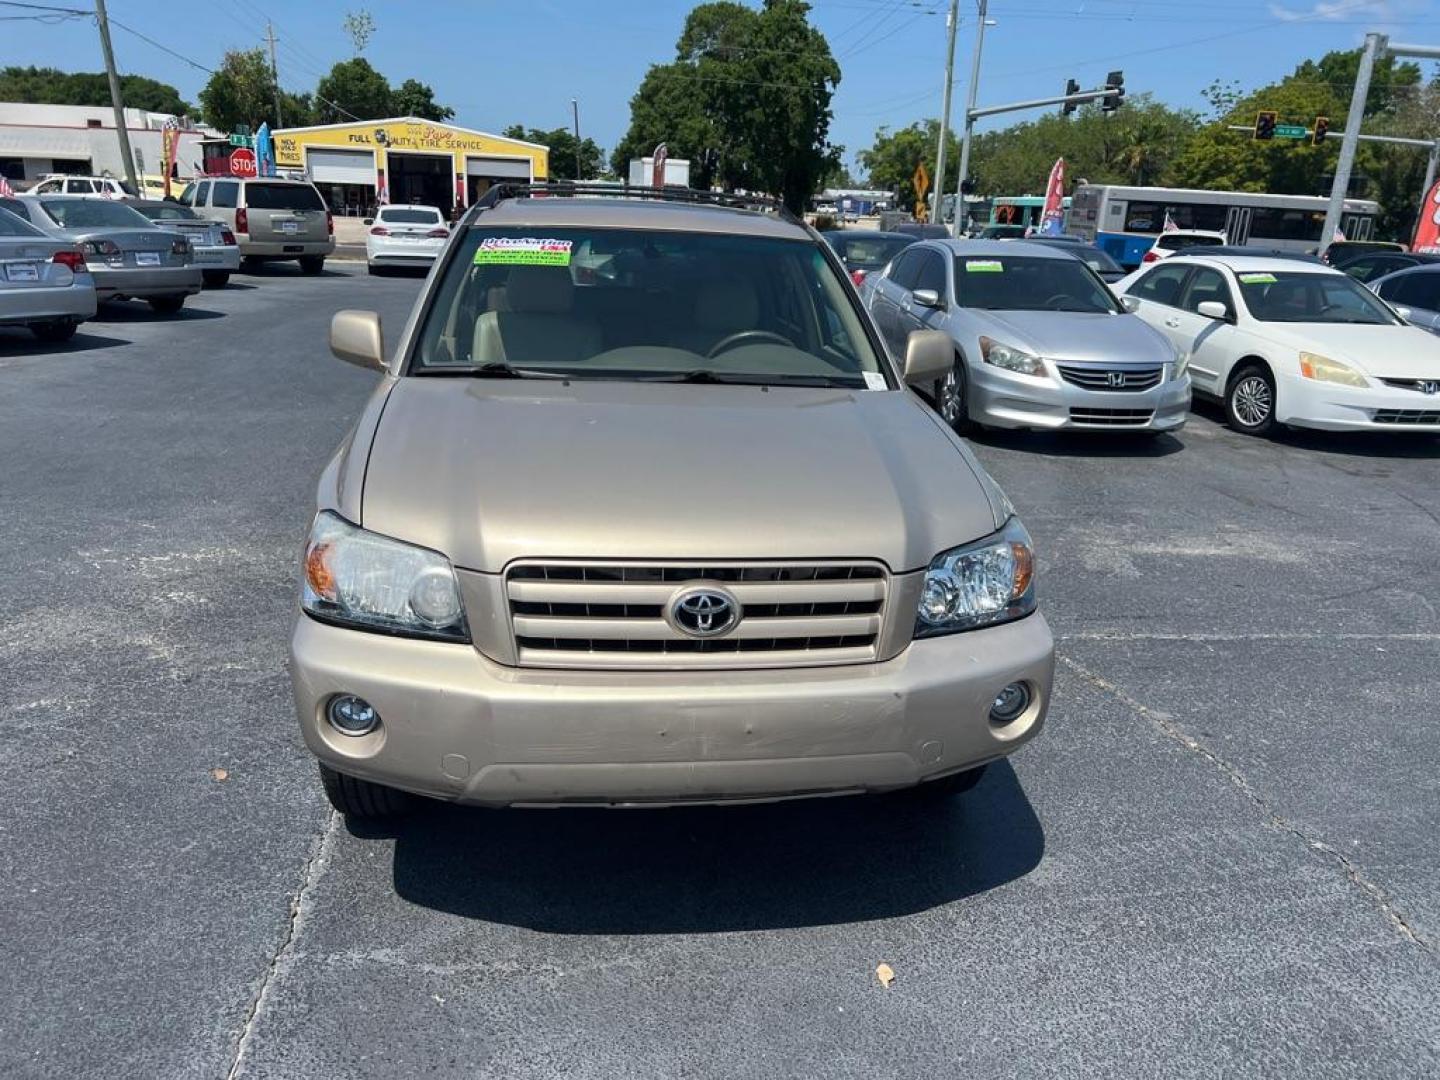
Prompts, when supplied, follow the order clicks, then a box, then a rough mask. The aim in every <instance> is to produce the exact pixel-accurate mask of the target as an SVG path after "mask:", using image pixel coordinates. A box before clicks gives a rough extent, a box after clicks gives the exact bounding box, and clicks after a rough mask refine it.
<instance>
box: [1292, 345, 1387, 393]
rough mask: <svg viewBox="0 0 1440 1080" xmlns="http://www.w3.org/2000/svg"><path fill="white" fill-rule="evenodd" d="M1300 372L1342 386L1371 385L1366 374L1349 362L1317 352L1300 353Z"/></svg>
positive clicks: (1319, 380)
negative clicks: (1333, 358) (1344, 362)
mask: <svg viewBox="0 0 1440 1080" xmlns="http://www.w3.org/2000/svg"><path fill="white" fill-rule="evenodd" d="M1300 374H1301V375H1304V376H1305V378H1307V379H1314V380H1315V381H1316V382H1330V383H1339V384H1340V385H1341V386H1369V385H1370V384H1369V383H1368V382H1366V381H1365V376H1364V375H1361V374H1360V372H1358V371H1356V370H1355V369H1354V368H1353V367H1351V366H1350V365H1349V364H1342V363H1341V362H1340V361H1339V360H1331V359H1330V358H1329V357H1328V356H1319V355H1317V354H1316V353H1309V352H1302V353H1301V354H1300Z"/></svg>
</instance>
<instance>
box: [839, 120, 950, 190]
mask: <svg viewBox="0 0 1440 1080" xmlns="http://www.w3.org/2000/svg"><path fill="white" fill-rule="evenodd" d="M939 136H940V121H939V120H935V119H931V120H924V121H916V122H915V123H913V124H911V125H910V126H909V127H903V128H901V129H899V130H898V131H891V130H890V129H889V128H884V127H882V128H881V129H880V130H879V131H877V132H876V133H875V142H874V144H873V145H872V146H871V147H870V148H869V149H868V150H861V151H860V152H859V153H858V154H857V155H856V159H857V160H858V161H859V162H860V167H861V168H862V169H864V170H865V171H866V172H867V173H869V174H870V180H869V184H870V187H872V188H875V189H876V190H881V191H889V192H891V193H893V194H894V195H895V196H896V198H897V205H899V206H909V205H911V204H912V203H913V202H914V201H915V188H914V185H913V181H912V178H913V177H914V175H915V167H916V166H917V165H919V164H920V163H921V162H924V164H925V169H926V171H927V172H929V173H931V174H932V177H931V183H932V185H933V184H934V183H935V180H934V177H933V173H934V171H935V148H936V146H937V145H938V143H939ZM945 160H946V164H947V168H946V170H945V174H946V175H945V183H944V184H943V186H942V190H943V191H944V192H945V193H949V192H953V191H954V190H955V183H956V180H957V178H958V177H959V175H960V143H959V140H958V139H956V137H955V134H954V132H953V131H952V132H951V133H950V136H949V139H948V140H947V142H946V146H945Z"/></svg>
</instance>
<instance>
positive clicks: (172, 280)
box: [0, 195, 201, 314]
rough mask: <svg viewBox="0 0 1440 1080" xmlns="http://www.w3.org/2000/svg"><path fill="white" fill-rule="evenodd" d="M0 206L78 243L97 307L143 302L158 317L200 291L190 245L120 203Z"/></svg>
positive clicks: (58, 198) (64, 200) (23, 201)
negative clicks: (119, 302)
mask: <svg viewBox="0 0 1440 1080" xmlns="http://www.w3.org/2000/svg"><path fill="white" fill-rule="evenodd" d="M0 207H3V208H5V209H7V210H12V211H15V212H17V213H20V214H22V215H24V217H25V218H26V220H27V221H29V222H30V224H32V225H34V226H36V227H37V228H39V229H40V230H41V231H42V232H46V233H49V234H50V235H51V236H56V237H59V238H60V239H62V240H65V241H67V242H68V243H71V244H75V245H78V246H79V248H80V250H81V251H83V252H84V253H85V265H86V266H87V267H88V268H89V270H90V274H91V276H92V277H93V278H94V279H95V295H96V296H97V297H98V299H99V300H100V302H101V303H104V302H105V301H108V300H144V301H146V302H147V303H148V304H149V305H150V306H151V307H152V308H154V309H155V311H156V312H158V313H161V314H173V313H175V312H177V311H179V310H180V309H181V308H182V307H183V306H184V305H185V298H186V297H187V296H193V295H195V294H196V293H198V292H199V291H200V283H201V277H200V268H199V267H198V266H196V265H195V259H194V253H193V251H192V249H191V247H190V241H189V240H187V239H186V238H185V237H184V236H181V235H180V234H179V233H177V232H172V231H170V230H168V229H161V228H158V227H157V226H156V225H154V224H153V223H152V222H151V221H150V220H149V219H148V218H146V217H145V216H144V215H143V214H140V213H139V212H138V211H136V210H135V209H133V208H132V207H129V206H126V205H125V204H123V203H121V202H117V201H115V200H113V199H109V198H103V197H100V196H96V195H40V196H35V195H19V196H16V197H15V198H13V199H10V198H7V199H0ZM16 207H18V208H19V209H18V210H16Z"/></svg>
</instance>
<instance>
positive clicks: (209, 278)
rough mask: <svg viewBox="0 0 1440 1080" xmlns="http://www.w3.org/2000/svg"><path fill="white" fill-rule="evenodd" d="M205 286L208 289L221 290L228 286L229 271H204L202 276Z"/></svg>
mask: <svg viewBox="0 0 1440 1080" xmlns="http://www.w3.org/2000/svg"><path fill="white" fill-rule="evenodd" d="M203 276H204V278H205V286H206V287H207V288H210V289H223V288H224V287H225V286H226V285H228V284H230V271H229V270H206V271H205V272H204V274H203Z"/></svg>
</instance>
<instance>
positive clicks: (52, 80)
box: [0, 66, 196, 116]
mask: <svg viewBox="0 0 1440 1080" xmlns="http://www.w3.org/2000/svg"><path fill="white" fill-rule="evenodd" d="M120 93H121V94H122V96H123V97H124V98H125V104H126V105H127V106H129V107H130V108H132V109H145V110H146V111H148V112H160V113H172V114H173V115H175V116H188V115H194V114H195V112H196V110H195V107H194V106H193V105H189V104H187V103H186V102H185V100H184V99H183V98H181V97H180V91H179V90H177V89H175V87H173V86H171V85H170V84H169V83H162V82H157V81H156V80H154V79H147V78H146V77H145V76H143V75H121V76H120ZM0 101H18V102H25V103H28V104H36V105H91V106H95V107H97V108H98V107H101V106H104V107H108V106H109V105H110V84H109V82H108V81H107V80H106V77H105V73H104V72H103V71H97V72H88V71H77V72H65V71H61V70H59V69H58V68H39V67H33V66H32V67H6V68H0Z"/></svg>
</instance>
